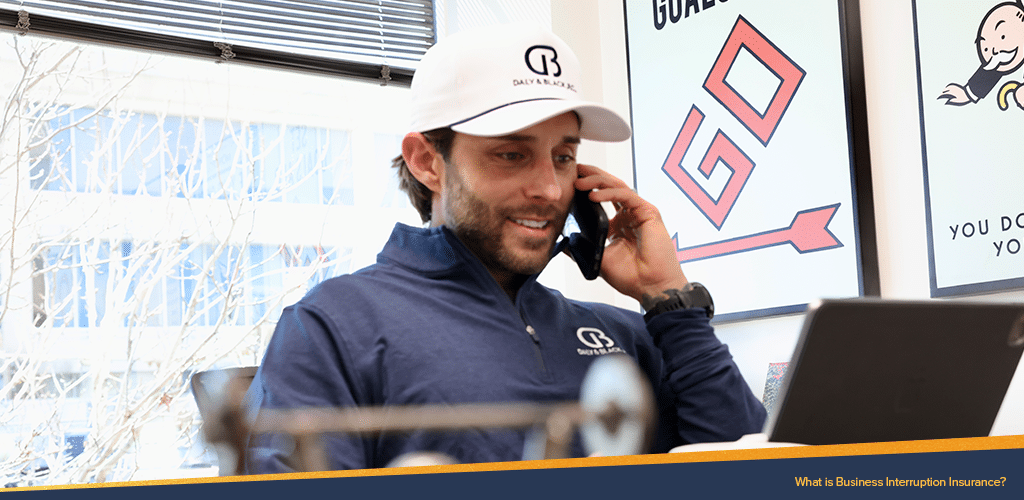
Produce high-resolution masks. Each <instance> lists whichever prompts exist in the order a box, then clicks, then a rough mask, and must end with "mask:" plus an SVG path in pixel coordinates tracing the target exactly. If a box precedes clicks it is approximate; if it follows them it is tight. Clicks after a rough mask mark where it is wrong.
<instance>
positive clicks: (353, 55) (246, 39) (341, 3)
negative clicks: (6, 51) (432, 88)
mask: <svg viewBox="0 0 1024 500" xmlns="http://www.w3.org/2000/svg"><path fill="white" fill-rule="evenodd" d="M0 27H4V28H8V29H13V30H16V31H19V32H21V33H39V34H45V35H50V36H58V37H62V38H72V39H77V40H81V41H90V42H101V43H113V44H118V45H122V46H129V47H134V48H141V49H146V50H157V51H164V52H172V53H178V54H188V55H194V56H201V57H210V58H221V59H224V60H231V61H240V62H247V63H255V64H264V65H270V66H276V67H279V68H285V69H294V70H304V71H313V72H318V73H327V74H335V75H342V76H347V77H355V78H364V79H374V80H380V81H381V83H382V84H386V83H391V84H399V85H408V84H409V82H410V81H411V79H412V73H413V70H414V69H415V66H416V62H417V61H419V59H420V57H421V56H422V55H423V53H424V52H425V51H426V50H427V48H429V47H430V46H431V45H433V43H434V41H435V40H434V8H433V2H432V1H431V0H223V1H218V0H0Z"/></svg>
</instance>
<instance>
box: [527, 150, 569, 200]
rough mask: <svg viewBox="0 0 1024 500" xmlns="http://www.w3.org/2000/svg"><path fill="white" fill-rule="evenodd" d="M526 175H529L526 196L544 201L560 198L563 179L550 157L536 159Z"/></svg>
mask: <svg viewBox="0 0 1024 500" xmlns="http://www.w3.org/2000/svg"><path fill="white" fill-rule="evenodd" d="M527 175H529V176H530V178H529V179H527V193H526V194H527V196H529V197H530V198H540V199H543V200H545V201H557V200H560V199H562V189H563V188H562V182H563V179H562V178H561V177H560V176H559V175H558V171H557V169H556V168H555V164H554V161H553V160H552V159H551V158H545V159H542V160H538V161H537V162H536V163H535V164H534V166H533V168H532V169H530V171H529V172H528V173H527Z"/></svg>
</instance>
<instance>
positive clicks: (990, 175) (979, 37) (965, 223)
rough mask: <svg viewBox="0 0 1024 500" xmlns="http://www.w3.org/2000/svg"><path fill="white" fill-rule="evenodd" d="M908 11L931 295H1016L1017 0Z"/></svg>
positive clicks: (1020, 23)
mask: <svg viewBox="0 0 1024 500" xmlns="http://www.w3.org/2000/svg"><path fill="white" fill-rule="evenodd" d="M913 13H914V37H915V45H916V47H915V48H916V52H917V70H918V71H917V75H918V100H919V104H920V113H921V151H922V154H923V156H924V158H923V165H924V184H925V185H924V189H925V215H926V219H927V230H928V259H929V268H930V278H931V294H932V296H933V297H943V296H951V295H962V294H969V293H976V292H988V291H995V290H1005V289H1010V288H1024V248H1022V244H1024V140H1022V139H1024V136H1022V132H1021V129H1022V127H1024V91H1022V90H1020V87H1021V85H1022V82H1024V69H1022V66H1024V3H1022V2H1021V1H1020V0H1014V1H1005V0H1004V1H998V0H971V1H967V0H928V1H927V2H921V1H915V2H913Z"/></svg>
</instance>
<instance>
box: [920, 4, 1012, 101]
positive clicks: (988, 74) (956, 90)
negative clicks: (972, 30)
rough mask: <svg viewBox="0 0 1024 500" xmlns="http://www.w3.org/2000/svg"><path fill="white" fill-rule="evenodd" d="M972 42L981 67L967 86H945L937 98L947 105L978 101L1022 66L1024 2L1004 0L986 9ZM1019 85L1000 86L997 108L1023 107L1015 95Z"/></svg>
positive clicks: (1009, 83)
mask: <svg viewBox="0 0 1024 500" xmlns="http://www.w3.org/2000/svg"><path fill="white" fill-rule="evenodd" d="M975 44H976V45H977V47H978V58H979V59H981V67H980V68H978V70H977V71H975V73H974V76H972V77H971V78H970V80H968V81H967V84H966V85H963V86H961V85H958V84H956V83H951V84H949V85H947V86H946V88H945V89H944V90H943V91H942V94H941V95H940V96H939V99H946V104H948V105H953V106H963V105H965V104H970V103H976V102H978V101H980V100H981V99H982V98H984V97H985V96H987V95H988V94H989V92H991V91H992V89H993V88H994V87H995V86H996V84H997V83H999V80H1000V79H1001V78H1002V77H1003V76H1004V75H1008V74H1010V73H1013V72H1014V71H1017V70H1018V69H1020V67H1021V65H1024V3H1022V2H1021V0H1015V1H1013V2H1004V3H1001V4H999V5H996V6H995V7H993V8H992V9H991V10H989V11H988V13H987V14H985V17H984V18H983V19H982V20H981V25H980V26H979V27H978V38H977V39H976V40H975ZM1019 85H1020V84H1019V82H1007V83H1006V84H1005V85H1003V88H1002V89H1000V93H999V107H1000V108H1002V109H1003V110H1006V109H1007V108H1008V107H1009V105H1011V104H1013V103H1016V104H1017V106H1018V107H1021V108H1024V102H1020V100H1019V99H1017V95H1016V94H1017V88H1018V86H1019Z"/></svg>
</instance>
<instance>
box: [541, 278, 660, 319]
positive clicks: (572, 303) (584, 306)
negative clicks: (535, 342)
mask: <svg viewBox="0 0 1024 500" xmlns="http://www.w3.org/2000/svg"><path fill="white" fill-rule="evenodd" d="M534 293H536V294H537V295H536V296H535V297H534V300H551V301H554V302H555V303H558V304H560V305H561V306H562V307H564V308H566V309H568V310H569V311H571V312H572V313H573V314H577V315H578V314H593V315H595V316H598V317H600V318H602V319H603V320H605V321H614V322H617V323H622V324H625V325H629V326H632V327H636V326H639V327H642V326H643V324H644V318H643V315H641V314H640V312H639V311H633V310H629V309H625V308H623V307H619V306H615V305H612V304H608V303H605V302H593V301H586V300H577V299H571V298H568V297H566V296H564V295H562V293H561V292H559V291H558V290H555V289H553V288H548V287H546V286H544V285H541V284H539V283H538V287H537V289H536V290H535V292H534Z"/></svg>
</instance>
